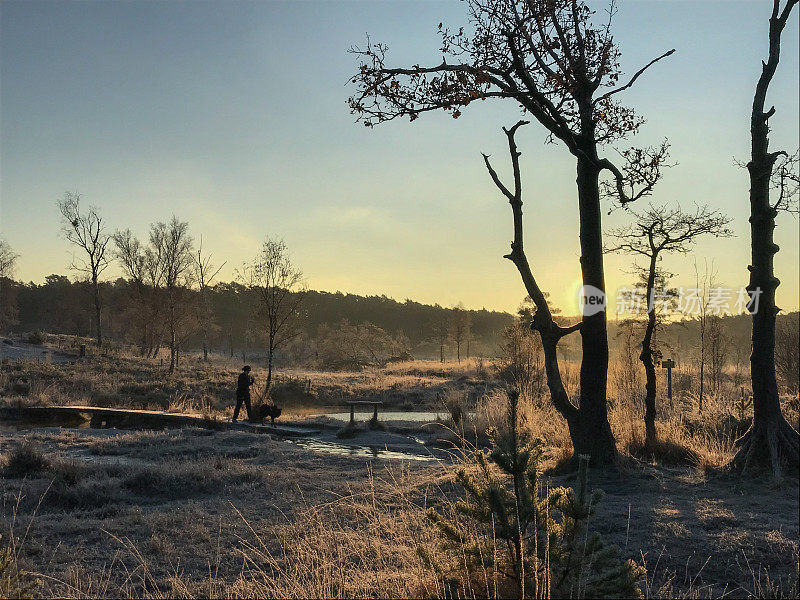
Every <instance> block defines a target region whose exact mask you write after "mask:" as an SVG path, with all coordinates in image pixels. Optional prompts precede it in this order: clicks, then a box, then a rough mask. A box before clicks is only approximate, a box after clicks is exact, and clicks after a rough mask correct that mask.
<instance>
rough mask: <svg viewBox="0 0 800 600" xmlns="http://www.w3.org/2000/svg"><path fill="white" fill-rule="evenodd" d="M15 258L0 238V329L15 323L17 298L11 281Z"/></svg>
mask: <svg viewBox="0 0 800 600" xmlns="http://www.w3.org/2000/svg"><path fill="white" fill-rule="evenodd" d="M17 258H19V255H18V254H14V251H13V250H12V249H11V246H10V245H9V244H8V242H6V241H5V240H3V239H0V331H5V330H6V329H8V328H9V327H11V326H13V325H15V324H16V323H17V299H16V292H15V291H14V287H13V285H12V283H13V282H12V281H11V280H12V279H13V277H14V270H15V268H16V264H17Z"/></svg>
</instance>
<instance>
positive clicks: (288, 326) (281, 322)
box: [240, 238, 306, 397]
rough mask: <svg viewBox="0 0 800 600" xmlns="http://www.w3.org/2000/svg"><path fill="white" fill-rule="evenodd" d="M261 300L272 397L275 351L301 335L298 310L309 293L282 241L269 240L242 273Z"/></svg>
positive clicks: (268, 382)
mask: <svg viewBox="0 0 800 600" xmlns="http://www.w3.org/2000/svg"><path fill="white" fill-rule="evenodd" d="M240 279H242V280H243V282H244V283H245V285H247V286H248V287H249V288H250V289H251V290H253V291H254V292H255V293H256V295H257V297H258V301H259V306H258V311H257V316H258V317H259V318H260V320H261V322H262V324H263V326H264V329H265V332H266V336H267V381H266V384H265V385H264V396H265V397H267V395H268V394H269V389H270V385H271V384H272V370H273V366H274V364H273V363H274V359H275V352H276V351H277V350H278V349H280V348H281V347H282V346H283V345H285V344H286V343H287V342H289V341H290V340H292V339H294V338H295V337H297V336H298V335H300V334H301V333H302V330H301V329H300V328H299V326H298V325H299V323H298V320H299V319H298V317H299V313H298V308H299V307H300V303H301V302H302V301H303V298H304V297H305V294H306V289H305V286H304V284H303V273H302V272H301V271H300V270H299V269H297V268H296V267H295V266H294V265H293V264H292V262H291V260H290V258H289V253H288V250H287V248H286V244H285V243H284V242H283V241H282V240H274V239H269V238H267V239H266V240H264V243H263V244H262V245H261V250H260V251H259V253H258V254H257V255H256V257H255V258H254V259H253V262H252V263H250V264H249V265H248V264H246V265H245V266H244V268H243V270H242V272H241V274H240Z"/></svg>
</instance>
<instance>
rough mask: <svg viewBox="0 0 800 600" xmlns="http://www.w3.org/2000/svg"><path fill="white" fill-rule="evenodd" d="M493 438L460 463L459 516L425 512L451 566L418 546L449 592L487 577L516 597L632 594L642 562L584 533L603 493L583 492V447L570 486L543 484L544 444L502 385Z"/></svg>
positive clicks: (461, 591) (500, 591)
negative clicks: (523, 422)
mask: <svg viewBox="0 0 800 600" xmlns="http://www.w3.org/2000/svg"><path fill="white" fill-rule="evenodd" d="M491 440H492V449H491V451H490V453H489V454H488V456H487V454H486V453H484V452H483V451H481V450H476V451H475V453H474V460H475V469H473V473H470V472H468V470H467V469H466V468H462V469H460V470H459V471H458V473H457V476H456V480H457V482H458V484H459V485H460V486H461V487H462V488H463V489H464V491H465V492H466V496H465V499H464V500H461V501H459V502H456V503H455V505H454V507H455V511H456V515H457V516H456V518H455V519H454V520H451V519H448V518H446V517H444V516H443V515H441V514H440V513H438V512H436V511H435V510H433V509H431V510H430V511H429V513H428V516H429V518H430V520H431V521H432V522H433V523H434V525H435V526H436V528H437V530H438V532H439V534H440V537H441V540H442V548H443V550H445V552H446V556H451V557H456V560H455V562H454V563H453V568H452V569H448V568H447V567H446V566H443V565H442V564H441V563H440V562H437V561H436V560H434V558H433V557H432V556H431V555H430V553H427V552H422V551H421V552H420V555H421V557H422V559H423V560H424V562H425V563H426V564H428V565H429V566H430V567H431V568H433V569H434V570H435V572H436V573H437V575H438V576H439V577H440V578H441V579H442V581H443V583H444V584H445V589H446V590H448V594H452V595H454V596H462V595H472V594H473V592H474V591H475V590H476V589H480V588H483V587H484V586H486V587H485V591H486V593H488V594H489V595H494V596H497V595H500V596H505V595H509V594H511V595H515V596H517V597H520V598H525V597H529V598H549V597H570V598H578V597H586V598H590V597H628V598H632V597H639V596H640V591H639V588H638V585H637V582H638V581H639V580H641V579H642V578H643V577H644V575H645V573H646V571H645V569H644V568H643V567H641V566H639V565H637V564H636V563H634V562H633V561H631V560H624V559H622V558H621V557H620V552H619V549H618V548H617V547H616V546H606V545H604V544H603V542H602V539H601V538H600V536H599V534H597V533H594V534H591V535H589V534H588V519H589V517H590V516H591V515H592V514H593V513H594V511H595V508H596V505H597V502H598V501H599V499H600V496H601V493H600V492H599V491H595V492H589V488H588V465H589V457H588V456H581V457H580V463H579V464H580V466H579V472H578V485H577V489H576V490H573V489H570V488H563V487H559V488H554V489H551V490H548V491H546V492H543V490H542V486H541V483H540V479H539V471H538V462H539V459H540V457H541V455H542V452H543V449H542V444H541V442H539V441H538V440H534V439H532V437H531V435H530V432H529V431H528V430H527V429H525V428H523V427H521V426H520V415H519V393H518V392H516V391H512V392H509V394H508V411H507V419H506V423H505V426H504V427H502V428H501V429H493V430H492V432H491ZM459 570H461V572H464V570H465V571H466V573H465V574H466V577H465V578H461V579H459V577H456V576H454V573H457V572H458V571H459ZM465 579H466V580H465ZM490 582H491V584H490ZM490 585H491V587H493V588H494V591H493V592H492V590H491V589H490ZM476 586H480V587H476Z"/></svg>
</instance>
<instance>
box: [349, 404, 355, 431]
mask: <svg viewBox="0 0 800 600" xmlns="http://www.w3.org/2000/svg"><path fill="white" fill-rule="evenodd" d="M350 424H351V425H355V424H356V405H355V404H353V403H352V402H351V403H350Z"/></svg>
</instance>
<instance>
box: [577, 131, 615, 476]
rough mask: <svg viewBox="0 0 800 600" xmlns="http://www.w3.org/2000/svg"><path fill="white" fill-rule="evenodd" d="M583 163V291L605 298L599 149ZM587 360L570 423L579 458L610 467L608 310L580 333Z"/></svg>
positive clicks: (588, 152)
mask: <svg viewBox="0 0 800 600" xmlns="http://www.w3.org/2000/svg"><path fill="white" fill-rule="evenodd" d="M584 154H585V156H584V157H580V158H578V177H577V186H578V207H579V211H580V247H581V259H580V262H581V273H582V275H583V285H584V286H586V285H591V286H593V287H596V288H597V289H599V290H601V291H602V292H603V293H605V289H606V285H605V275H604V272H603V232H602V219H601V210H600V189H599V176H600V170H599V169H598V167H597V166H596V165H597V162H598V161H597V151H596V147H595V144H594V143H591V144H586V145H585V147H584ZM580 332H581V347H582V350H583V359H582V361H581V371H580V384H581V391H580V408H579V410H578V413H577V416H576V417H575V418H574V419H573V423H570V437H571V438H572V442H573V445H574V446H575V453H576V454H588V455H589V456H590V457H591V461H592V463H593V464H598V463H601V464H603V463H608V462H611V461H612V460H613V459H614V458H615V457H616V454H617V450H616V442H615V441H614V435H613V434H612V433H611V426H610V425H609V423H608V409H607V403H606V385H607V380H608V333H607V330H606V312H605V310H603V311H601V312H599V313H597V314H594V315H591V316H584V317H583V321H582V327H581V330H580Z"/></svg>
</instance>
